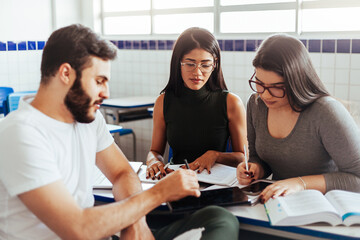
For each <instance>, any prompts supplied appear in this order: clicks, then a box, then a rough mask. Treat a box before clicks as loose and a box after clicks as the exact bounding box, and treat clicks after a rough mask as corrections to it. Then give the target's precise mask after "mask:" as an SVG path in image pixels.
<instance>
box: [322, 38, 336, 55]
mask: <svg viewBox="0 0 360 240" xmlns="http://www.w3.org/2000/svg"><path fill="white" fill-rule="evenodd" d="M322 52H324V53H335V40H334V39H325V40H323V42H322Z"/></svg>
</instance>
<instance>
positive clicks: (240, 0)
mask: <svg viewBox="0 0 360 240" xmlns="http://www.w3.org/2000/svg"><path fill="white" fill-rule="evenodd" d="M295 1H296V0H221V1H220V5H221V6H231V5H245V4H260V3H283V2H295Z"/></svg>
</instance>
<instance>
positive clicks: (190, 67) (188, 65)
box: [180, 62, 215, 73]
mask: <svg viewBox="0 0 360 240" xmlns="http://www.w3.org/2000/svg"><path fill="white" fill-rule="evenodd" d="M180 64H181V66H182V67H183V68H184V69H185V71H186V72H192V71H194V70H195V69H196V68H197V67H199V69H200V71H201V72H202V73H210V72H212V71H213V70H214V68H215V65H214V64H207V63H199V64H197V63H193V62H180Z"/></svg>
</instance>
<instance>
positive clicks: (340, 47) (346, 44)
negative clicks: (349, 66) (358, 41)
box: [336, 39, 350, 53]
mask: <svg viewBox="0 0 360 240" xmlns="http://www.w3.org/2000/svg"><path fill="white" fill-rule="evenodd" d="M336 52H337V53H350V39H338V40H337V49H336Z"/></svg>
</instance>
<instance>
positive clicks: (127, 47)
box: [125, 41, 132, 49]
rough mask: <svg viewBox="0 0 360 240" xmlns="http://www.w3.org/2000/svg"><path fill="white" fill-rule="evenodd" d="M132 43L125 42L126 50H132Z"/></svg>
mask: <svg viewBox="0 0 360 240" xmlns="http://www.w3.org/2000/svg"><path fill="white" fill-rule="evenodd" d="M131 47H132V42H131V41H125V49H131Z"/></svg>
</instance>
